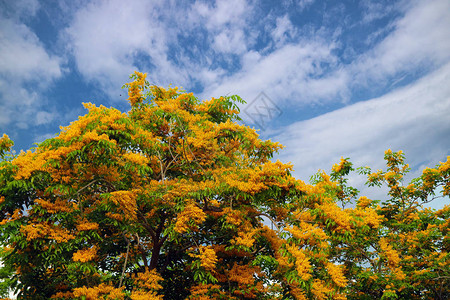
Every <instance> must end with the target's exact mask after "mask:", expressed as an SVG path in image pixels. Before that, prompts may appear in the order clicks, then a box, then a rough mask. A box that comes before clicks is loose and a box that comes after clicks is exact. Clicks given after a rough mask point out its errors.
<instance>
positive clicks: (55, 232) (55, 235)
mask: <svg viewBox="0 0 450 300" xmlns="http://www.w3.org/2000/svg"><path fill="white" fill-rule="evenodd" d="M20 231H21V232H22V233H23V234H24V235H26V237H27V241H31V240H34V239H38V238H44V237H48V238H50V239H53V240H55V241H56V242H57V243H65V242H67V241H69V240H72V239H74V238H75V236H74V235H72V234H70V233H69V231H68V230H66V229H63V228H59V227H56V226H51V225H48V224H45V223H43V224H28V225H24V226H22V227H21V228H20Z"/></svg>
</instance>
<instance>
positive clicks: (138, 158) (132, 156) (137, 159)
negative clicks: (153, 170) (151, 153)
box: [122, 152, 149, 166]
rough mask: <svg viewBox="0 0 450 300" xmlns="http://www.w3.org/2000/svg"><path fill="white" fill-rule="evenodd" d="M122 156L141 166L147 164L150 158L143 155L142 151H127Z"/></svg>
mask: <svg viewBox="0 0 450 300" xmlns="http://www.w3.org/2000/svg"><path fill="white" fill-rule="evenodd" d="M122 157H123V158H124V159H125V160H127V161H129V162H132V163H134V164H136V165H140V166H145V165H146V164H147V163H148V161H149V159H148V158H147V157H145V156H144V155H142V154H141V153H133V152H127V153H125V154H123V155H122Z"/></svg>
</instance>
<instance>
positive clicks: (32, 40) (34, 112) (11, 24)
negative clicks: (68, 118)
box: [0, 1, 62, 132]
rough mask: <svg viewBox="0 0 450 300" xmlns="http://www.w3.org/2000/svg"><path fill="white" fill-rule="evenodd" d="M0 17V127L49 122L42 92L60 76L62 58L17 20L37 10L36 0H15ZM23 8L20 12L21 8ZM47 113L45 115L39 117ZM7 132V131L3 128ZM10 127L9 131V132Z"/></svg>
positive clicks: (25, 126)
mask: <svg viewBox="0 0 450 300" xmlns="http://www.w3.org/2000/svg"><path fill="white" fill-rule="evenodd" d="M15 5H16V6H14V7H13V8H10V10H5V12H4V14H6V15H7V16H5V15H3V16H1V17H0V28H1V34H0V57H1V60H0V112H1V113H0V126H1V127H2V129H3V128H13V127H16V126H17V128H22V129H25V128H28V127H29V126H30V125H33V124H35V125H37V124H44V123H47V122H49V121H50V120H51V119H53V117H50V115H52V114H53V113H50V112H47V111H45V109H44V106H45V100H44V99H45V98H44V97H43V95H42V93H43V92H44V91H45V90H46V88H48V87H49V85H50V84H51V83H52V82H53V81H54V80H56V79H57V78H59V77H61V75H62V69H61V64H62V60H61V58H60V57H58V56H55V55H52V54H50V53H49V52H48V51H47V50H46V49H45V47H44V46H43V44H42V43H41V41H40V40H39V38H38V37H37V36H36V35H35V34H34V33H33V32H32V31H31V30H30V28H29V27H28V26H26V25H24V24H23V23H21V22H20V18H21V17H23V16H26V17H29V16H30V15H32V14H34V13H36V11H37V8H38V5H37V4H36V3H35V1H27V2H18V3H16V4H15ZM21 9H22V11H21ZM43 114H46V116H47V117H46V118H44V119H43V118H40V117H38V116H42V115H43ZM5 131H6V130H5ZM9 131H10V130H8V132H9Z"/></svg>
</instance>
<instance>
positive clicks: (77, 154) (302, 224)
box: [0, 72, 450, 300]
mask: <svg viewBox="0 0 450 300" xmlns="http://www.w3.org/2000/svg"><path fill="white" fill-rule="evenodd" d="M132 79H133V81H132V82H130V83H128V84H126V85H125V87H126V88H127V89H128V96H129V98H128V100H129V102H130V104H131V110H130V111H128V112H127V113H122V112H120V111H119V110H117V109H114V108H106V107H104V106H100V107H98V106H95V105H93V104H90V103H87V104H84V105H85V107H86V108H87V109H88V113H87V114H86V115H84V116H80V117H79V118H78V120H76V121H74V122H72V123H71V124H70V125H69V126H67V127H63V128H61V132H60V133H59V134H58V135H57V136H56V137H54V138H51V139H48V140H46V141H44V142H42V143H40V144H38V145H37V146H36V147H34V148H33V149H31V150H29V151H27V152H22V153H20V154H19V155H14V154H12V152H10V148H11V147H12V145H13V143H12V141H11V140H10V139H9V138H8V137H7V136H6V135H4V136H3V138H1V139H0V156H1V159H2V162H1V163H0V209H1V213H0V233H1V237H0V243H1V245H3V246H2V252H1V256H0V257H1V259H2V261H3V267H2V268H1V269H0V276H2V277H3V278H4V281H3V283H0V293H6V287H11V288H12V289H13V290H15V291H16V292H18V298H19V299H133V300H137V299H375V298H383V299H391V298H392V299H448V297H449V296H448V295H449V294H450V271H449V270H450V267H449V266H450V257H449V255H448V251H449V248H450V239H449V233H448V232H449V227H450V221H449V219H450V218H449V217H450V206H448V205H446V206H444V207H443V208H442V209H439V210H434V209H430V208H426V207H424V205H423V204H425V203H427V202H430V201H433V200H434V199H436V198H438V197H448V196H449V194H450V183H449V182H450V180H449V178H450V160H449V159H450V157H449V158H447V161H446V162H443V163H440V164H439V165H438V166H436V167H435V168H427V169H425V170H424V171H423V174H422V176H421V177H419V178H417V179H414V180H412V181H411V182H410V183H405V182H404V179H403V178H404V176H405V174H406V173H407V172H408V171H409V167H408V165H407V164H406V163H405V158H404V155H403V153H402V152H401V151H399V152H392V151H391V150H388V151H386V152H385V160H386V164H387V169H386V170H385V171H383V170H378V171H375V172H373V171H372V170H370V168H368V167H365V168H359V169H357V170H354V169H353V166H352V163H351V162H350V161H349V160H348V159H344V158H342V159H341V162H340V163H337V164H335V165H334V166H333V168H332V171H331V173H330V174H329V175H328V174H326V173H325V172H319V173H317V174H316V175H315V176H313V177H312V180H311V183H305V182H303V181H301V180H298V179H295V178H294V177H293V176H292V175H291V172H292V168H293V167H292V165H290V164H286V163H282V162H280V161H273V160H272V159H273V155H274V154H275V153H276V152H277V151H278V150H280V149H281V148H282V145H280V144H279V143H276V142H272V141H270V140H267V141H263V140H261V139H260V138H259V136H258V134H257V132H256V131H255V130H254V129H252V128H250V127H248V126H245V125H242V124H240V122H239V121H240V118H239V108H238V104H239V103H242V100H241V99H240V98H239V97H238V96H227V97H220V98H212V99H211V100H208V101H200V100H199V99H197V98H196V97H195V96H194V95H193V94H192V93H187V92H185V91H182V90H180V89H179V88H177V87H169V88H161V87H157V86H153V85H150V84H149V83H148V82H147V81H146V74H142V73H139V72H135V73H134V74H133V75H132ZM353 171H357V172H359V173H360V174H364V175H366V176H367V184H368V185H369V186H381V185H385V186H386V187H387V188H388V190H389V191H388V195H387V197H386V199H382V200H383V201H379V200H370V199H369V198H367V197H365V196H361V197H359V196H358V191H357V190H356V189H355V188H353V187H350V186H348V184H347V179H346V178H347V176H348V175H349V173H350V172H353ZM446 199H447V200H448V198H446ZM4 296H5V295H4Z"/></svg>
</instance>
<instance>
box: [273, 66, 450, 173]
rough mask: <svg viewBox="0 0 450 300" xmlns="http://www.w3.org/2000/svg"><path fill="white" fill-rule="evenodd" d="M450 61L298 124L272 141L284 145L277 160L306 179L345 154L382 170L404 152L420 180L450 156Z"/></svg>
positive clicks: (327, 168)
mask: <svg viewBox="0 0 450 300" xmlns="http://www.w3.org/2000/svg"><path fill="white" fill-rule="evenodd" d="M448 82H450V63H449V64H447V65H445V66H443V67H442V68H440V69H439V70H438V71H436V72H434V73H432V74H430V75H429V76H426V77H424V78H422V79H421V80H419V81H418V82H416V83H413V84H411V85H409V86H406V87H404V88H401V89H398V90H396V91H394V92H391V93H389V94H387V95H385V96H383V97H380V98H377V99H372V100H369V101H365V102H359V103H357V104H353V105H351V106H348V107H345V108H343V109H339V110H336V111H333V112H331V113H327V114H324V115H321V116H319V117H316V118H313V119H310V120H306V121H302V122H296V123H294V124H291V125H289V126H287V127H285V128H282V129H281V130H280V131H279V134H278V135H275V136H274V137H273V138H272V139H273V140H275V141H279V142H281V143H282V144H284V145H285V146H286V148H285V149H284V150H282V151H281V153H280V155H279V158H280V159H281V160H282V161H285V162H287V161H291V162H292V163H293V164H294V169H295V173H294V174H295V176H296V177H297V178H300V179H303V180H308V179H309V176H310V175H312V174H314V173H315V172H317V171H318V170H319V169H324V170H326V171H329V170H330V168H331V166H332V164H333V163H336V162H338V161H339V158H340V157H341V156H344V157H350V158H351V161H352V162H354V163H355V165H356V166H365V165H368V166H370V167H372V168H374V169H377V168H384V162H383V153H384V151H385V150H387V149H389V148H391V149H392V150H393V151H397V150H403V151H404V152H405V153H406V158H407V161H408V162H409V163H410V165H411V166H412V167H413V170H415V172H413V175H414V176H415V177H416V176H418V175H420V174H419V172H420V170H421V168H423V167H424V166H425V165H426V166H434V165H435V164H437V163H438V160H439V159H444V158H445V157H446V156H447V155H450V153H449V149H450V140H449V139H448V137H449V136H450V118H448V116H449V115H450V85H449V84H448Z"/></svg>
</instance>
